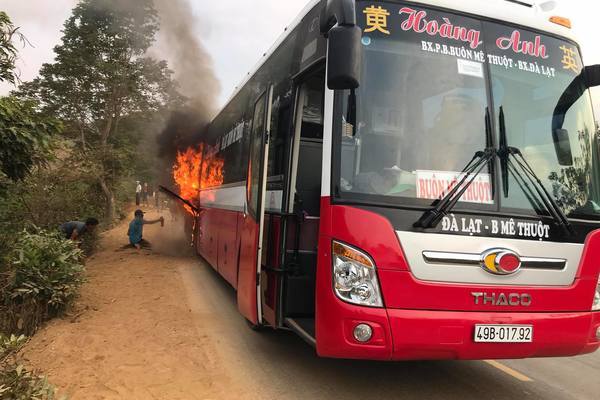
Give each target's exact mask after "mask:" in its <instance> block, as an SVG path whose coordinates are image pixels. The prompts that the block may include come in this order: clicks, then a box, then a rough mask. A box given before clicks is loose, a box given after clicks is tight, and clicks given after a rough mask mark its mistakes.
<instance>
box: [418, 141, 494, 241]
mask: <svg viewBox="0 0 600 400" xmlns="http://www.w3.org/2000/svg"><path fill="white" fill-rule="evenodd" d="M495 157H496V149H494V148H492V147H489V148H487V149H485V150H483V151H478V152H477V153H475V156H474V157H473V159H472V160H471V162H469V164H467V166H466V167H465V169H463V171H462V172H461V175H462V178H461V179H460V180H459V181H458V182H457V183H456V185H455V186H454V188H452V190H450V191H449V192H448V193H447V194H446V195H445V196H444V197H443V198H442V199H441V200H440V201H439V202H438V203H437V205H436V206H435V207H434V208H432V209H431V210H429V211H427V212H425V214H423V216H422V217H421V218H420V219H419V220H418V221H417V222H415V224H414V227H415V228H423V229H429V228H435V227H436V226H437V225H438V224H439V223H440V221H441V220H442V219H443V218H444V217H445V216H446V215H447V214H448V212H450V211H451V210H452V209H453V208H454V207H455V206H456V204H457V203H458V202H459V201H460V199H461V198H462V197H463V195H464V194H465V192H466V191H467V190H468V189H469V187H470V186H471V185H472V184H473V182H475V180H476V179H477V177H478V176H479V175H481V172H482V171H483V169H484V168H485V166H486V165H488V164H489V163H490V162H491V161H492V160H493V159H494V158H495ZM469 178H470V180H469ZM448 189H450V187H448Z"/></svg>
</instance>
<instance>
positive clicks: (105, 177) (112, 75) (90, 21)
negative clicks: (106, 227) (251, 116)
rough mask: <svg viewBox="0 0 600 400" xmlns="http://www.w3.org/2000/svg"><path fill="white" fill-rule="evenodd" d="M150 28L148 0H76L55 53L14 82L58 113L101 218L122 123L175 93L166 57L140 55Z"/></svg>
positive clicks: (154, 27)
mask: <svg viewBox="0 0 600 400" xmlns="http://www.w3.org/2000/svg"><path fill="white" fill-rule="evenodd" d="M133 3H135V4H133ZM158 28H159V21H158V16H157V13H156V10H155V9H154V7H153V1H152V0H139V1H135V2H129V1H125V2H123V1H120V0H82V1H80V3H79V4H78V5H77V6H76V7H75V8H74V9H73V13H72V15H71V17H70V18H69V19H68V20H67V21H66V23H65V25H64V30H63V32H64V36H63V38H62V43H61V44H60V45H59V46H57V47H56V48H55V53H56V61H55V62H54V63H53V64H45V65H44V66H43V67H42V69H41V71H40V77H39V78H38V79H36V80H34V81H33V82H32V83H30V84H26V85H24V87H23V88H22V94H23V96H25V97H28V96H33V97H35V98H37V99H39V101H41V103H42V105H43V108H44V110H45V111H46V112H48V113H51V114H54V115H56V116H58V117H60V118H61V119H63V120H64V121H65V123H66V127H67V134H70V135H72V137H73V138H74V139H76V140H77V142H78V148H79V152H80V154H79V157H80V158H81V159H82V160H85V161H86V162H87V168H86V170H87V171H89V173H91V174H94V175H95V178H96V180H97V182H98V184H99V185H100V187H101V189H102V192H103V195H104V198H105V208H106V217H107V219H108V220H109V221H112V220H113V219H114V216H115V193H114V188H115V185H116V184H117V181H118V178H119V176H120V175H121V173H122V170H121V169H120V165H121V164H122V163H121V160H122V158H123V157H122V156H123V154H122V153H123V152H125V153H127V152H128V151H131V147H130V146H129V147H128V144H127V140H123V137H124V136H126V135H127V134H128V132H127V131H126V130H125V129H124V128H123V127H122V123H123V122H124V120H126V119H131V118H139V119H147V118H151V117H152V116H153V115H154V114H156V113H158V112H160V111H161V110H162V109H163V108H164V107H166V106H167V105H169V104H171V102H172V101H174V100H175V99H177V98H178V95H177V92H176V89H175V84H174V82H173V80H172V79H171V75H172V73H171V71H169V69H168V68H167V64H166V62H164V61H156V60H154V59H151V58H149V57H147V56H146V53H147V50H148V48H149V47H150V46H151V44H152V43H153V41H154V38H155V34H156V32H157V31H158Z"/></svg>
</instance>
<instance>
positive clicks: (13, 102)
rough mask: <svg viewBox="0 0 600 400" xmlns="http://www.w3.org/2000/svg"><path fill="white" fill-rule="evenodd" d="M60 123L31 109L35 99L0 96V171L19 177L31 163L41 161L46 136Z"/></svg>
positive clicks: (48, 149) (55, 131)
mask: <svg viewBox="0 0 600 400" xmlns="http://www.w3.org/2000/svg"><path fill="white" fill-rule="evenodd" d="M60 128H61V125H60V123H59V122H58V121H57V120H56V119H54V118H48V117H46V116H44V115H42V114H40V113H39V112H38V111H37V110H36V109H35V103H33V102H31V101H20V100H18V99H16V98H14V97H2V98H0V171H1V172H2V173H3V174H4V176H5V177H7V178H8V179H10V180H13V181H16V180H22V179H24V178H25V177H26V176H27V175H28V174H29V173H30V172H31V170H32V168H33V167H35V166H39V165H44V164H45V163H46V162H47V160H48V158H49V157H50V154H51V150H52V149H51V146H50V143H51V141H50V138H51V137H52V136H53V135H56V134H58V133H59V132H60Z"/></svg>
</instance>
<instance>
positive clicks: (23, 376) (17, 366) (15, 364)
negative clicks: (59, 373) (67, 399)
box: [0, 334, 56, 400]
mask: <svg viewBox="0 0 600 400" xmlns="http://www.w3.org/2000/svg"><path fill="white" fill-rule="evenodd" d="M26 341H27V338H26V337H25V336H15V335H11V336H4V335H2V334H0V399H7V400H9V399H10V400H34V399H37V400H52V399H54V398H56V389H54V387H53V386H52V385H50V384H49V383H48V381H47V380H46V378H44V377H41V376H38V375H37V374H35V373H33V372H31V371H28V370H27V369H26V368H25V367H24V365H23V364H22V363H21V360H20V357H19V356H18V352H19V350H21V348H22V347H23V345H24V344H25V342H26Z"/></svg>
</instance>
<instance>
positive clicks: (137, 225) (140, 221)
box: [127, 210, 165, 250]
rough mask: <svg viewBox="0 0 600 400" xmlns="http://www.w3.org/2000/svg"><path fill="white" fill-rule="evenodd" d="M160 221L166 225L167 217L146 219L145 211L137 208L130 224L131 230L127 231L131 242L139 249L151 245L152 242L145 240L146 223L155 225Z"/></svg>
mask: <svg viewBox="0 0 600 400" xmlns="http://www.w3.org/2000/svg"><path fill="white" fill-rule="evenodd" d="M158 223H160V224H161V225H164V223H165V219H164V218H163V217H160V218H159V219H157V220H153V221H148V220H145V219H144V212H143V211H142V210H137V211H136V212H135V218H134V219H133V221H131V223H130V224H129V230H128V231H127V236H129V244H131V245H132V246H133V247H135V248H136V249H138V250H140V249H141V248H142V247H146V248H148V247H150V243H148V241H146V240H144V225H153V224H158Z"/></svg>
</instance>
